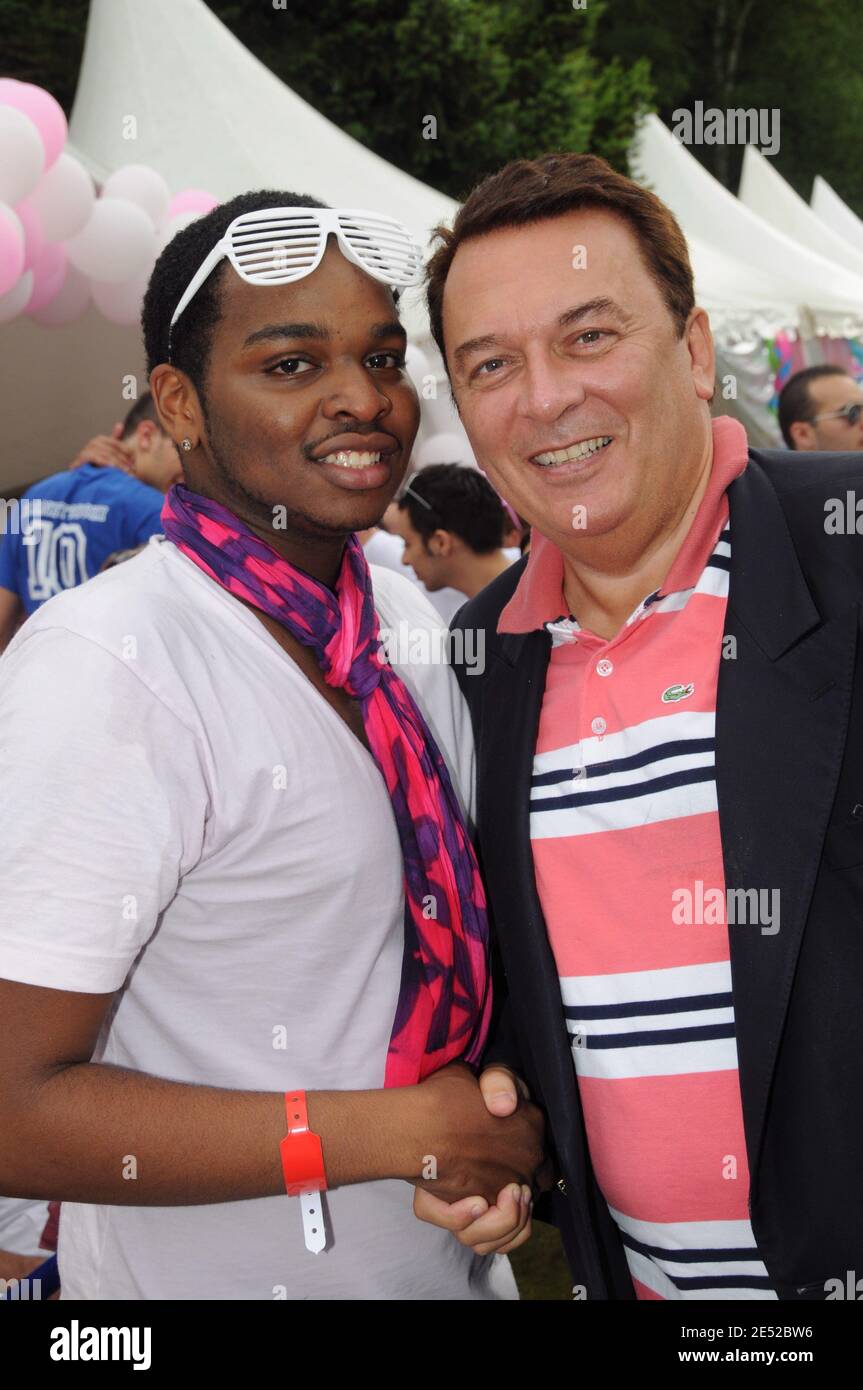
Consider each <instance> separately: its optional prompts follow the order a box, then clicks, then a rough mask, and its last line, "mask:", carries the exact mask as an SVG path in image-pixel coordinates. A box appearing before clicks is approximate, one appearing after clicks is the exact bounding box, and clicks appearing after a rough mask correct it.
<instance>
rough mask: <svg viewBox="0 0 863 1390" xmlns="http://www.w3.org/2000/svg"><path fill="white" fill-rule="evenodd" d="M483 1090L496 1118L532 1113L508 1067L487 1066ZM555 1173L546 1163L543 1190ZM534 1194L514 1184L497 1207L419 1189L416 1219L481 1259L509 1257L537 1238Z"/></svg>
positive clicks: (541, 1176)
mask: <svg viewBox="0 0 863 1390" xmlns="http://www.w3.org/2000/svg"><path fill="white" fill-rule="evenodd" d="M479 1085H480V1091H481V1094H482V1098H483V1101H484V1102H485V1106H486V1109H487V1110H488V1111H489V1113H490V1114H491V1115H495V1116H498V1117H499V1118H500V1119H506V1118H507V1117H508V1116H511V1115H514V1114H516V1112H517V1111H518V1108H519V1105H525V1106H527V1108H529V1109H530V1110H533V1109H534V1108H535V1107H534V1106H532V1105H529V1099H530V1097H529V1093H528V1089H527V1086H526V1085H525V1083H524V1082H523V1081H522V1080H521V1078H520V1077H518V1076H516V1075H515V1073H514V1072H511V1071H510V1070H509V1069H508V1068H507V1067H487V1068H486V1070H485V1071H484V1072H483V1073H482V1076H481V1077H480V1082H479ZM549 1181H550V1170H549V1168H548V1165H547V1164H544V1165H543V1166H542V1167H541V1168H540V1169H539V1171H538V1173H537V1185H538V1186H539V1187H546V1186H548V1185H549ZM532 1209H533V1194H532V1192H531V1189H530V1186H528V1185H527V1184H524V1185H519V1184H517V1183H509V1184H507V1186H506V1187H504V1188H502V1189H501V1190H500V1192H498V1194H497V1196H496V1198H495V1201H494V1203H493V1204H491V1205H490V1204H489V1203H488V1202H487V1201H486V1200H485V1198H484V1197H465V1198H463V1199H462V1200H461V1201H458V1202H448V1201H446V1200H444V1199H443V1198H442V1195H441V1194H440V1193H438V1195H434V1190H433V1188H432V1186H431V1185H429V1186H425V1185H423V1186H420V1185H419V1184H418V1185H417V1188H416V1191H415V1193H414V1215H415V1216H417V1217H418V1218H419V1220H420V1221H428V1222H429V1223H430V1224H431V1225H432V1226H440V1227H441V1228H442V1229H443V1230H446V1231H451V1232H452V1233H453V1235H454V1236H455V1237H456V1239H457V1240H459V1241H460V1242H461V1244H462V1245H465V1246H467V1247H468V1248H469V1249H471V1250H473V1251H474V1253H475V1254H477V1255H491V1254H499V1255H506V1254H508V1253H509V1252H510V1251H511V1250H517V1249H518V1247H519V1246H520V1245H524V1243H525V1241H527V1240H529V1239H530V1236H531V1212H532Z"/></svg>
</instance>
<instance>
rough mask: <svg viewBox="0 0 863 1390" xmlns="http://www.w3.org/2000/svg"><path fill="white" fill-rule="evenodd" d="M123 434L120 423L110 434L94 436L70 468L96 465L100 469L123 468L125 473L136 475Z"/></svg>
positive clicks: (131, 456)
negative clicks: (86, 464) (89, 464)
mask: <svg viewBox="0 0 863 1390" xmlns="http://www.w3.org/2000/svg"><path fill="white" fill-rule="evenodd" d="M122 433H123V426H122V424H121V423H119V422H118V423H117V424H116V425H115V426H114V428H113V429H112V430H111V433H110V434H97V435H94V436H93V438H92V439H89V440H88V441H87V443H86V444H85V445H84V447H83V449H82V450H81V452H80V453H79V454H78V455H77V457H76V458H75V459H74V460H73V461H72V463H71V464H70V465H69V467H70V468H80V467H81V465H82V464H84V463H96V464H98V465H99V467H100V468H122V470H123V472H124V473H134V472H135V461H134V457H133V454H132V451H131V449H129V448H128V447H127V446H126V445H125V444H124V443H123V441H122V439H121V437H120V436H121V435H122Z"/></svg>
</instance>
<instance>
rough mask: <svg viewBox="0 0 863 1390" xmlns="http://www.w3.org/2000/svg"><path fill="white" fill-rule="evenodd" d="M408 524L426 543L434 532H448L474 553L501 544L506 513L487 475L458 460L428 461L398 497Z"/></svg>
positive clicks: (486, 550)
mask: <svg viewBox="0 0 863 1390" xmlns="http://www.w3.org/2000/svg"><path fill="white" fill-rule="evenodd" d="M398 505H399V507H400V508H401V510H402V511H407V513H408V516H409V517H410V522H411V526H413V528H414V530H415V531H418V532H419V534H420V535H421V536H422V538H423V542H424V543H427V542H428V539H429V536H431V535H432V534H433V532H435V531H451V532H452V534H453V535H455V536H458V537H459V539H460V540H463V541H464V543H465V545H469V546H470V548H471V550H474V551H476V553H477V555H488V554H489V553H490V552H491V551H492V550H498V549H499V548H500V547H501V546H502V545H503V537H504V532H505V530H506V522H507V515H506V512H505V510H504V506H503V503H502V502H501V500H500V498H499V497H498V495H497V493H496V492H495V490H494V488H493V487H492V485H491V483H490V482H489V481H488V479H487V478H485V477H483V475H482V473H478V472H477V470H476V469H475V468H467V467H464V466H463V465H462V464H460V463H430V464H428V466H427V467H425V468H421V469H420V471H419V472H418V473H414V474H413V476H412V477H411V479H410V481H409V483H408V485H407V487H406V488H405V490H404V492H403V493H402V495H401V497H399V499H398Z"/></svg>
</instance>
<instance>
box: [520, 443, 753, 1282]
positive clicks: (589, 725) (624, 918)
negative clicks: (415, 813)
mask: <svg viewBox="0 0 863 1390" xmlns="http://www.w3.org/2000/svg"><path fill="white" fill-rule="evenodd" d="M713 446H714V454H713V466H712V471H711V477H710V481H709V483H708V487H707V490H706V492H705V494H704V497H703V499H702V502H701V505H700V507H699V510H698V512H697V514H696V517H695V520H694V522H693V524H692V526H691V527H690V530H689V532H688V534H687V537H686V539H685V541H684V543H683V545H682V547H681V549H680V551H679V553H678V556H677V558H676V560H675V562H674V564H673V565H672V568H671V571H670V573H669V575H668V578H667V579H666V581H665V583H664V584H663V585H662V586H661V588H660V589H658V590H657V591H656V592H655V593H652V594H650V595H648V596H647V597H646V598H645V599H644V600H643V602H642V603H640V604H639V606H638V607H637V608H636V610H635V611H634V613H632V614H631V615H630V617H629V618H628V619H627V621H626V623H625V624H624V625H623V627H622V628H621V630H620V631H619V632H618V633H617V635H616V636H615V637H613V638H611V639H610V640H606V639H604V638H601V637H598V636H596V635H595V634H594V633H591V632H588V631H586V630H583V629H582V628H580V627H579V625H578V622H577V621H576V620H575V619H574V618H572V617H563V618H561V617H560V614H561V613H562V612H563V613H564V614H565V612H566V601H565V599H564V598H563V560H562V556H561V553H560V551H559V550H558V549H557V548H556V547H555V546H553V545H552V544H551V543H550V542H549V541H547V540H546V539H545V538H544V537H541V536H537V535H536V534H535V533H534V538H533V546H532V550H531V556H530V560H529V563H528V565H527V568H526V569H525V572H524V574H523V576H522V578H521V580H520V582H519V585H518V588H517V589H516V591H515V593H514V594H513V597H512V598H511V600H510V602H509V603H508V604H507V606H506V608H505V609H504V610H503V612H502V614H501V617H500V620H499V623H498V630H499V631H501V632H525V631H531V630H533V629H535V628H537V627H542V626H547V627H548V628H549V630H550V632H551V635H552V640H553V648H552V651H551V654H550V661H549V667H548V675H547V678H546V686H545V694H544V698H543V705H542V714H541V719H540V725H539V736H538V740H537V746H536V753H535V757H534V762H533V784H532V789H531V803H530V809H531V816H530V831H531V841H532V847H533V858H534V866H535V870H536V881H537V887H538V891H539V897H540V901H541V903H542V908H543V912H544V914H545V920H546V923H547V926H548V934H549V940H550V942H551V946H552V950H553V952H554V957H555V961H556V964H557V969H558V973H559V975H560V988H561V994H562V998H563V1005H564V1013H565V1016H566V1022H567V1028H568V1030H569V1033H570V1037H571V1045H572V1056H573V1061H574V1064H575V1069H576V1074H577V1078H578V1086H579V1091H580V1095H581V1102H582V1106H583V1110H584V1116H585V1123H586V1126H587V1137H588V1143H589V1145H590V1152H591V1158H592V1162H593V1166H594V1170H595V1172H596V1176H597V1180H598V1182H599V1185H600V1188H601V1190H602V1192H603V1194H604V1196H605V1199H606V1201H607V1202H608V1205H609V1208H610V1210H611V1214H612V1216H613V1217H614V1219H615V1221H616V1222H617V1225H618V1227H619V1229H620V1232H621V1236H622V1239H623V1243H624V1246H625V1249H626V1254H627V1259H628V1262H629V1269H630V1273H631V1275H632V1278H633V1282H634V1284H635V1288H636V1292H637V1294H638V1297H639V1298H645V1299H737V1298H756V1299H765V1298H771V1299H772V1298H775V1297H776V1295H775V1293H774V1291H773V1289H772V1286H771V1284H770V1280H769V1278H768V1276H767V1271H766V1269H765V1267H764V1264H763V1262H762V1260H761V1259H760V1257H759V1254H758V1250H757V1248H756V1245H755V1238H754V1236H753V1232H752V1227H751V1225H750V1222H749V1215H748V1201H749V1170H748V1164H747V1158H746V1147H745V1142H744V1135H743V1113H742V1107H741V1100H740V1085H739V1079H738V1070H737V1045H736V1041H735V1028H734V1008H733V1001H732V993H731V967H730V961H729V946H728V925H727V920H726V918H727V913H726V912H725V910H724V908H725V903H726V895H725V876H724V868H723V861H722V844H721V841H720V834H719V817H718V812H717V802H716V783H715V769H714V738H715V723H716V690H717V680H718V675H719V663H720V660H721V659H722V649H723V630H724V623H725V608H726V602H727V596H728V580H729V568H730V553H731V550H730V547H731V536H730V530H729V525H728V500H727V497H726V495H725V492H726V488H727V487H728V486H729V484H730V483H731V482H732V481H733V479H734V478H736V477H737V476H738V475H739V474H740V473H741V472H742V471H743V469H744V468H745V467H746V463H747V443H746V435H745V432H744V430H743V428H742V426H741V425H740V424H738V423H737V422H736V421H735V420H732V419H730V418H728V417H723V418H722V419H718V420H715V421H714V422H713ZM726 655H727V656H728V657H729V658H733V652H731V651H729V652H726ZM717 890H718V893H717ZM705 902H706V903H707V904H708V910H706V911H705V910H704V905H705ZM720 902H721V904H722V906H721V907H720V908H719V909H718V910H717V908H716V904H718V903H720ZM743 929H744V930H755V931H757V930H758V926H757V925H755V926H751V927H744V928H743Z"/></svg>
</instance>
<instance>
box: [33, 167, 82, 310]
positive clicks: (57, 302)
mask: <svg viewBox="0 0 863 1390" xmlns="http://www.w3.org/2000/svg"><path fill="white" fill-rule="evenodd" d="M60 158H61V159H62V158H63V156H62V155H61V156H60ZM89 303H90V282H89V280H88V279H87V277H86V275H82V274H81V272H80V270H76V269H75V267H74V266H73V265H67V266H66V278H65V280H64V281H63V283H62V285H61V286H60V289H59V290H58V291H57V293H56V294H55V296H54V298H53V299H52V300H51V302H50V304H46V305H45V307H44V309H37V310H36V312H35V313H34V314H31V315H30V318H31V319H33V321H34V323H39V324H41V325H42V327H43V328H59V327H60V325H61V324H64V323H74V322H75V320H76V319H79V318H80V317H81V315H82V314H83V312H84V310H85V309H86V308H87V305H88V304H89Z"/></svg>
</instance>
